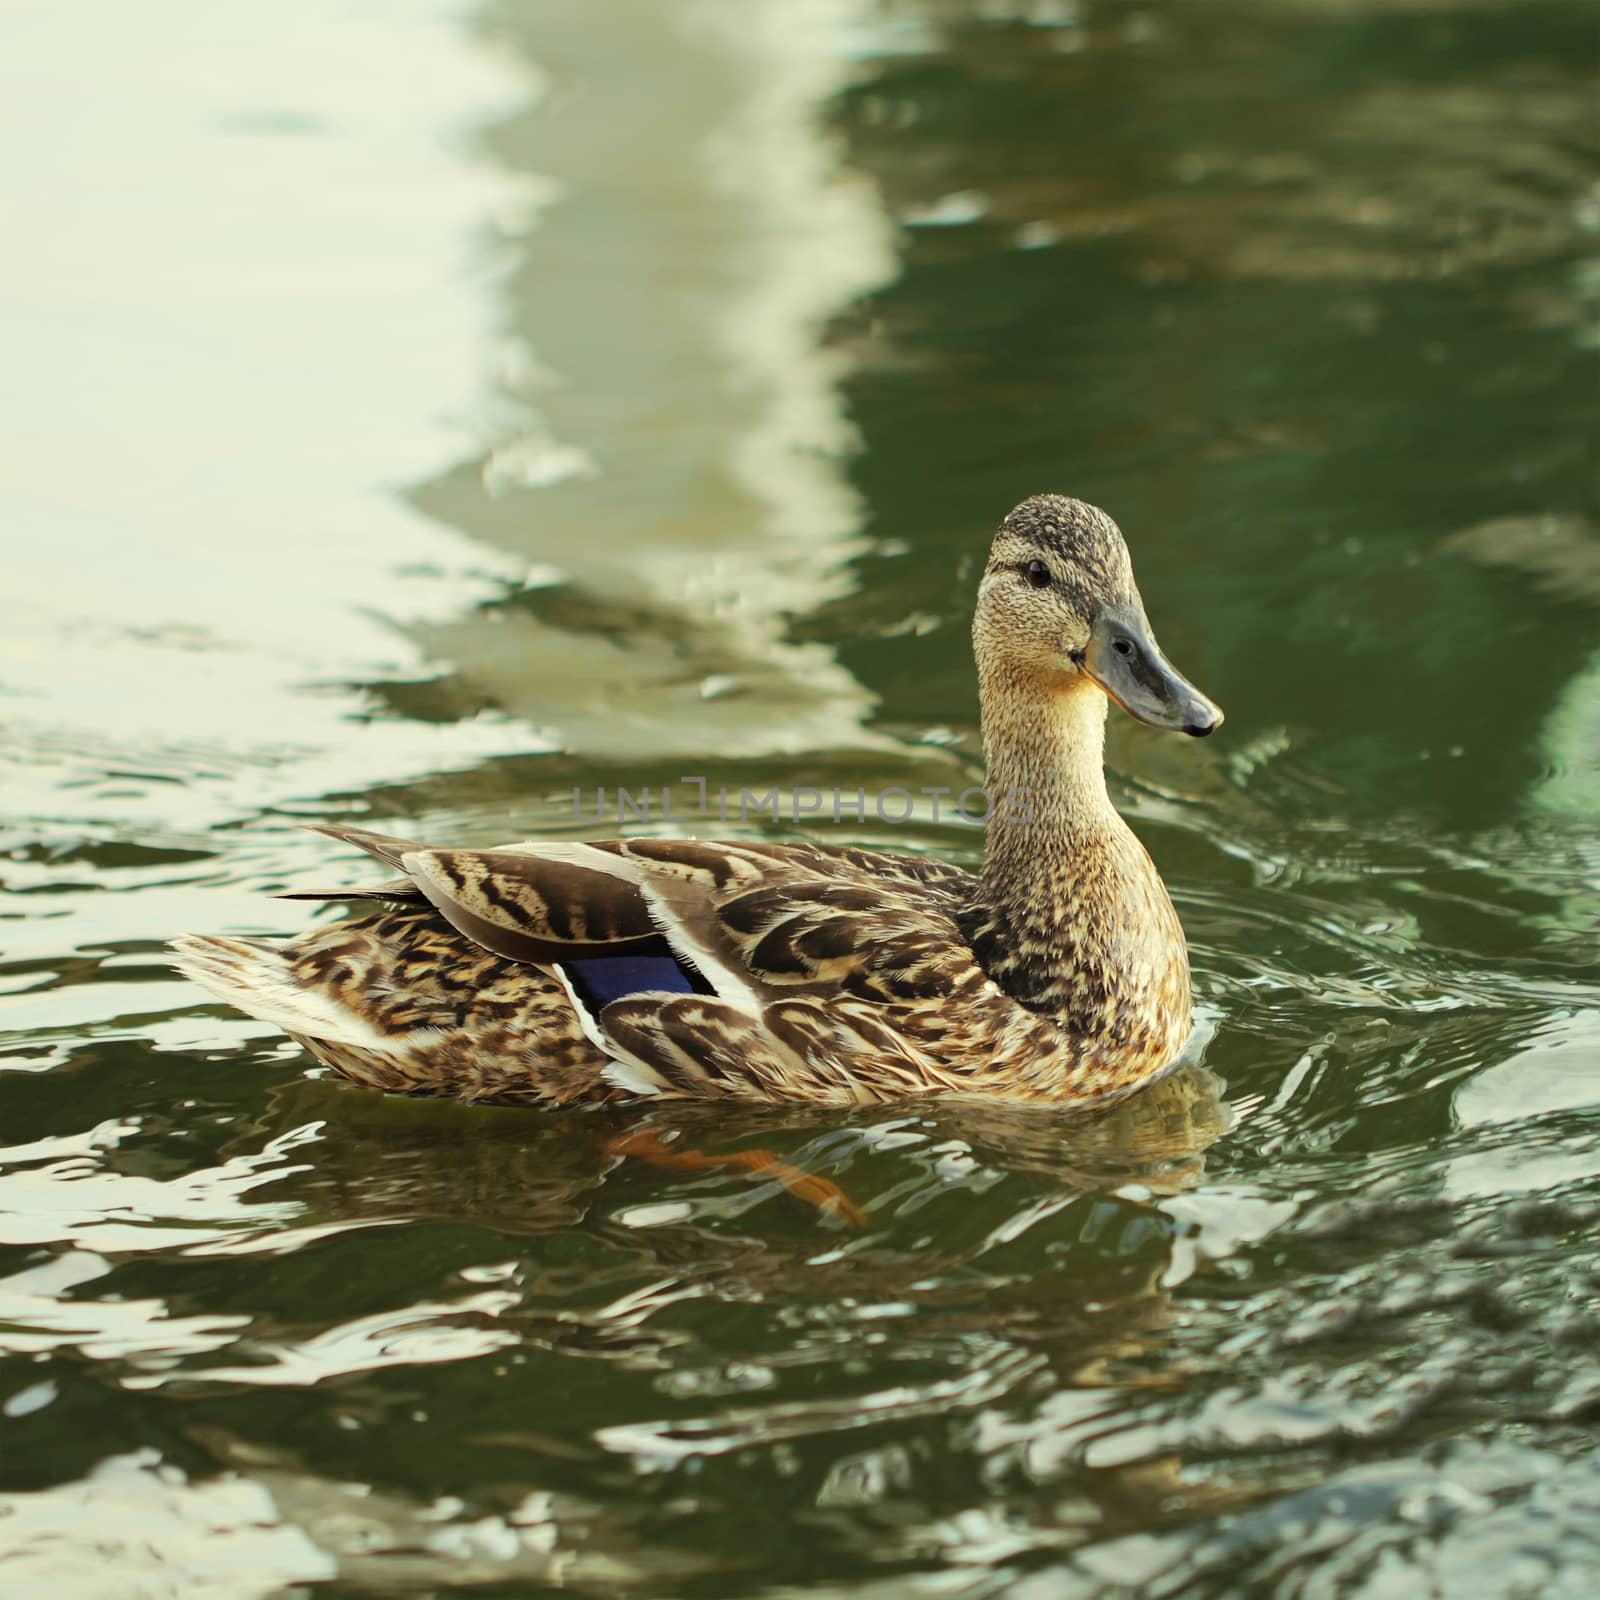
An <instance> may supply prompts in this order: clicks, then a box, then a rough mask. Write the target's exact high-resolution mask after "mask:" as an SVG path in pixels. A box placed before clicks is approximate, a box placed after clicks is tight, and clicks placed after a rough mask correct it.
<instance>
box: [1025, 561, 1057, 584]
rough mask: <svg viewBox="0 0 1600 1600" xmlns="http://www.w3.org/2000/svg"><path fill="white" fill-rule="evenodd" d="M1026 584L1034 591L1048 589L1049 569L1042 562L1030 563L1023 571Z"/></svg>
mask: <svg viewBox="0 0 1600 1600" xmlns="http://www.w3.org/2000/svg"><path fill="white" fill-rule="evenodd" d="M1022 570H1023V572H1024V573H1025V574H1026V575H1027V579H1028V582H1029V583H1031V584H1032V585H1033V586H1034V588H1035V589H1048V588H1049V587H1050V569H1049V567H1047V566H1046V565H1045V564H1044V562H1042V561H1030V562H1029V563H1028V564H1027V566H1025V567H1024V568H1023V569H1022Z"/></svg>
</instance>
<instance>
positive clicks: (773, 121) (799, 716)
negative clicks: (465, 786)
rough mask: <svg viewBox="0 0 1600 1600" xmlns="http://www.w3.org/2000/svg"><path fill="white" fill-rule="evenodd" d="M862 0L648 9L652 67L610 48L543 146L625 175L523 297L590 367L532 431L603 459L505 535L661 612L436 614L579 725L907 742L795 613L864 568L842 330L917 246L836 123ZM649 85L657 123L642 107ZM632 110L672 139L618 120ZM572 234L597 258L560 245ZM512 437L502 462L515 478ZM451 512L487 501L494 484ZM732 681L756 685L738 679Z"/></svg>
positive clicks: (509, 681)
mask: <svg viewBox="0 0 1600 1600" xmlns="http://www.w3.org/2000/svg"><path fill="white" fill-rule="evenodd" d="M866 9H867V7H866V6H865V5H864V3H863V0H750V3H748V4H741V5H738V6H730V5H727V4H723V3H720V0H673V3H672V4H670V5H667V4H664V5H661V6H660V7H659V8H654V7H652V8H650V9H640V10H636V11H632V12H631V13H630V19H631V20H630V27H631V29H632V30H633V32H632V38H633V42H634V46H635V48H636V49H638V50H647V51H648V52H649V54H650V57H651V60H652V70H651V73H650V75H649V78H648V79H647V80H646V81H643V82H641V81H639V80H638V79H637V78H635V77H634V76H633V75H631V74H630V73H629V72H627V71H625V70H622V69H621V68H619V67H618V65H617V63H616V62H615V60H614V59H613V58H612V57H611V56H609V55H607V56H604V57H596V58H594V59H592V60H590V61H589V63H588V73H589V78H588V80H587V85H586V86H587V89H588V94H587V95H586V96H585V98H584V100H583V101H582V102H575V103H573V104H571V105H567V106H565V107H564V108H563V110H562V118H561V122H560V132H561V135H562V138H561V139H560V140H557V139H555V138H554V137H552V138H551V141H550V149H549V155H548V157H547V159H548V161H549V162H550V163H551V164H552V165H554V166H557V167H560V168H561V169H562V170H561V171H559V172H558V174H557V179H558V181H560V182H562V183H563V184H565V185H567V186H568V187H569V189H570V191H571V193H572V194H573V195H574V196H576V197H583V196H586V195H587V196H591V197H592V196H594V195H603V196H605V197H606V198H607V203H608V204H609V205H610V206H611V207H613V208H614V209H615V210H616V211H617V212H618V213H619V215H620V216H621V217H622V218H624V219H625V220H624V221H619V222H615V223H607V224H605V225H604V226H603V227H602V226H599V225H597V223H596V222H595V219H594V217H593V215H592V214H590V213H585V212H584V211H583V210H582V209H581V208H578V207H576V206H573V207H557V208H556V209H555V210H554V211H553V212H551V213H550V214H549V216H548V219H547V220H546V221H544V222H543V223H541V226H540V228H539V229H538V231H537V234H535V235H530V237H529V242H528V244H527V246H526V250H527V256H528V262H529V268H528V272H529V278H530V280H531V281H532V282H533V283H534V284H535V285H536V288H535V289H534V291H533V292H532V296H531V298H530V300H529V301H528V303H527V304H522V303H515V304H514V305H513V307H512V311H513V316H514V317H516V318H517V319H518V320H519V321H520V322H521V323H522V324H524V327H523V331H524V333H525V337H526V339H527V340H528V341H529V343H530V344H531V345H532V346H535V347H537V348H538V350H539V358H538V359H539V360H542V359H543V358H544V357H545V356H546V355H547V354H548V355H549V357H550V359H551V360H553V361H559V363H560V365H561V366H562V367H563V369H564V377H565V378H566V380H568V381H567V383H566V384H565V386H546V387H545V389H544V391H543V392H542V393H541V394H540V396H539V401H538V412H537V414H536V413H535V411H534V409H533V407H532V406H531V405H530V406H529V407H528V408H527V410H526V412H525V416H524V432H525V438H524V440H523V441H520V444H526V445H527V447H528V449H529V450H531V451H532V453H533V457H534V458H535V459H536V460H537V461H541V462H542V461H544V460H545V459H546V457H547V456H548V453H549V451H550V450H551V449H552V448H555V447H556V446H557V445H559V448H560V449H561V450H562V451H564V452H568V453H570V452H572V451H579V452H581V461H582V466H583V470H584V471H585V472H587V471H588V466H589V463H590V462H592V463H593V464H594V470H595V474H596V475H595V476H594V477H593V478H592V479H591V480H590V481H586V482H582V483H577V484H572V483H568V482H565V481H553V482H550V483H548V484H547V486H546V487H544V488H542V489H540V490H538V492H537V493H534V494H527V495H524V496H523V497H522V499H521V501H520V503H519V505H518V506H517V508H516V510H517V515H516V517H515V518H514V519H511V518H507V517H504V516H501V517H499V518H497V519H492V520H491V521H490V522H489V523H487V524H486V525H485V528H484V536H485V537H487V538H489V539H492V540H494V541H495V542H498V543H501V544H515V545H516V546H518V547H519V548H521V549H522V550H523V553H524V554H526V555H527V556H528V557H529V558H531V559H532V560H533V561H534V562H535V564H536V565H538V564H541V563H553V564H555V565H557V566H558V567H559V568H560V569H561V570H562V571H563V572H565V573H566V574H567V575H568V576H569V577H570V578H571V579H572V580H573V581H574V583H575V584H576V585H577V586H578V587H579V589H581V590H582V591H583V592H584V593H586V594H588V595H592V596H596V597H603V598H604V600H605V602H606V603H607V604H608V605H618V606H622V607H626V608H628V609H630V610H635V609H636V610H637V612H639V613H642V616H643V618H644V619H645V620H644V622H643V625H642V626H636V627H633V628H631V629H630V630H628V632H627V633H626V634H625V635H615V636H614V635H613V634H612V633H610V632H607V631H603V630H600V629H597V628H594V627H585V626H583V625H581V624H580V625H579V626H576V627H574V626H571V625H570V624H569V625H561V624H552V623H550V622H546V621H544V620H540V619H534V618H530V617H528V616H526V615H523V614H521V613H515V612H513V613H507V614H505V615H503V616H499V617H497V619H496V620H497V621H499V622H500V623H501V624H502V625H501V626H499V627H496V628H492V629H486V628H485V627H484V626H483V624H482V619H481V618H479V617H476V616H475V617H472V618H469V619H466V620H464V621H462V622H461V623H459V624H452V625H446V626H443V627H439V628H433V629H424V630H422V632H421V635H420V636H421V637H422V638H423V639H424V641H425V643H426V645H427V648H428V650H429V653H430V654H432V655H433V656H435V657H437V658H440V659H449V660H454V661H458V662H460V663H461V664H462V667H463V669H464V670H465V672H466V673H467V674H468V675H469V676H470V677H472V678H473V679H474V680H477V681H480V682H483V683H485V684H487V685H489V686H490V687H491V688H492V690H493V693H494V697H495V699H496V701H497V702H498V703H499V704H500V705H502V706H503V707H505V708H506V709H507V710H508V711H511V712H513V713H514V714H515V715H517V716H518V717H520V718H521V719H523V720H524V721H526V722H527V723H529V724H531V725H535V726H552V725H553V726H554V727H555V728H556V729H558V730H559V733H560V735H561V736H562V738H563V739H564V741H565V742H566V743H567V745H568V746H569V747H571V748H575V749H581V750H584V751H586V752H589V753H613V754H626V755H628V756H632V757H636V758H637V757H647V756H650V755H656V754H662V753H666V752H668V751H679V752H685V753H687V752H704V751H706V750H728V749H730V748H731V749H736V750H738V751H739V752H740V753H743V754H757V753H762V752H778V751H805V750H813V749H819V748H822V749H825V748H842V747H860V746H863V745H867V746H876V747H887V746H888V745H889V741H886V740H884V739H882V738H881V737H878V736H874V735H872V734H870V733H869V732H867V730H866V729H865V727H864V726H863V725H864V723H865V721H866V719H867V718H868V716H869V715H870V714H871V711H872V708H873V699H872V696H871V695H870V694H869V693H868V691H867V690H866V689H865V688H864V687H863V686H862V685H861V684H860V683H859V682H858V681H857V680H856V679H855V677H854V676H853V675H852V674H851V673H850V672H849V671H847V670H846V669H845V668H844V667H843V666H841V665H840V663H839V662H838V661H837V660H836V659H835V657H834V653H833V651H832V649H831V648H830V647H828V646H826V645H824V644H821V643H797V642H795V641H793V640H791V639H790V638H789V637H788V630H789V619H790V618H792V617H793V616H794V615H796V614H797V613H805V612H808V611H813V610H815V609H816V608H817V607H818V606H820V605H822V604H824V603H826V602H827V601H829V600H831V599H834V598H837V597H838V596H840V595H842V594H844V593H846V592H847V591H848V589H849V587H850V585H851V581H852V580H851V576H850V573H849V569H848V563H849V561H850V559H851V557H852V556H853V555H854V554H855V553H856V551H857V549H858V546H857V545H856V543H855V542H854V541H855V536H856V533H857V531H858V529H859V526H860V520H861V507H860V503H859V499H858V496H857V495H856V493H855V491H854V490H853V489H852V488H851V487H850V485H849V483H848V481H847V479H846V476H845V473H844V470H843V466H842V462H843V460H844V458H845V457H846V456H847V455H848V453H849V451H850V450H851V449H852V448H853V447H854V443H855V436H854V430H853V429H852V427H851V426H850V424H849V422H848V421H847V419H846V417H845V415H844V407H843V401H842V398H841V394H840V384H841V381H842V378H843V377H844V375H845V372H846V370H847V363H846V360H845V358H844V357H843V356H842V355H841V354H840V353H839V352H836V351H830V350H828V349H827V348H825V346H824V342H823V332H822V330H823V328H824V326H825V324H826V323H827V322H828V320H829V319H830V318H832V317H834V316H836V315H838V314H839V313H840V312H841V311H842V310H843V309H844V308H845V307H847V306H848V305H849V304H850V303H851V302H852V301H854V300H857V299H859V298H860V297H861V296H863V295H865V294H867V293H869V292H870V291H871V290H873V289H874V288H876V287H878V286H880V285H881V284H883V283H884V282H886V281H888V279H889V278H890V277H891V276H892V275H893V272H894V268H895V257H894V251H893V243H892V241H893V233H892V229H891V226H890V224H889V222H888V220H887V218H886V216H885V215H884V212H883V209H882V207H881V205H880V203H879V200H878V197H877V195H876V193H875V191H874V189H873V188H872V186H871V185H870V183H868V182H867V180H866V179H865V178H863V177H862V176H860V175H858V174H853V173H851V172H850V171H849V170H848V169H846V168H844V167H843V166H842V165H841V162H840V160H839V153H838V150H837V148H836V147H835V144H834V142H833V141H832V139H831V138H830V137H829V135H828V134H827V133H826V131H825V130H824V128H823V127H822V126H821V119H822V116H823V109H824V107H825V106H826V104H827V101H828V100H829V98H830V97H831V96H832V95H834V94H836V93H837V92H838V91H839V90H840V89H841V88H842V87H843V86H844V84H845V83H846V82H847V81H848V75H849V72H850V71H851V67H850V64H849V62H848V60H847V59H846V49H845V45H846V41H847V40H848V38H849V37H850V34H851V32H852V29H853V28H855V27H857V26H858V25H859V24H860V21H861V18H862V16H863V13H864V12H865V11H866ZM564 45H565V47H566V48H568V49H569V50H570V49H572V48H574V47H575V41H574V40H571V39H568V40H565V41H564ZM537 46H538V37H537V33H536V31H535V35H534V38H533V39H532V40H531V41H530V42H529V45H528V48H530V49H533V48H537ZM574 70H581V69H574ZM662 85H668V86H671V88H670V92H669V91H668V90H667V89H663V88H662V87H661V86H662ZM641 96H643V97H645V98H646V99H648V100H649V101H650V103H651V104H652V105H653V106H654V107H655V108H656V110H657V111H658V113H659V115H658V116H657V117H656V118H655V120H654V122H653V123H641V122H640V119H639V110H638V102H639V100H640V98H641ZM635 126H640V127H648V128H649V133H648V136H641V137H638V138H628V137H623V136H621V135H620V134H619V131H618V130H619V128H633V127H635ZM623 246H625V248H624V247H623ZM573 257H577V258H580V259H583V260H585V261H587V262H589V263H591V265H592V270H591V271H589V272H586V273H583V274H573V273H570V272H566V273H563V272H561V271H559V270H558V264H559V263H561V262H563V261H565V260H567V259H569V258H573ZM529 359H530V360H533V359H535V358H533V357H530V358H529ZM526 387H527V386H526V385H523V388H524V390H525V389H526ZM519 447H520V445H519ZM505 449H506V447H505V446H502V447H501V449H500V450H498V451H496V452H492V453H491V455H490V458H489V461H488V464H487V470H488V471H489V472H490V476H491V480H492V482H493V483H495V484H498V483H499V481H500V476H501V474H499V472H498V467H497V462H498V461H499V459H500V457H501V456H502V455H504V453H505ZM572 459H573V460H574V461H577V460H578V459H579V458H578V457H577V456H574V457H573V458H572ZM570 475H571V474H564V475H561V476H563V477H565V476H570ZM453 514H458V515H459V516H460V517H461V518H462V519H463V521H464V522H466V523H468V524H469V525H470V524H472V523H473V522H474V520H475V515H476V514H475V511H474V508H473V507H472V505H471V504H470V503H462V504H458V505H455V506H454V507H453ZM685 624H687V627H685ZM730 688H739V689H743V690H745V691H746V695H745V696H744V698H743V699H741V698H740V697H739V696H738V695H732V696H729V697H727V698H724V695H725V693H726V691H727V690H728V689H730ZM757 705H759V706H760V707H761V708H762V709H761V710H760V711H759V712H755V711H753V710H752V707H754V706H757Z"/></svg>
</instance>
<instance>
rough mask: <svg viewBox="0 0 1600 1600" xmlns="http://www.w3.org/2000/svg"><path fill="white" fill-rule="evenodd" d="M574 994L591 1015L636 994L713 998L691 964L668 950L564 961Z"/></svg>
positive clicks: (709, 987)
mask: <svg viewBox="0 0 1600 1600" xmlns="http://www.w3.org/2000/svg"><path fill="white" fill-rule="evenodd" d="M561 970H562V971H563V972H565V973H566V975H567V977H568V979H569V980H570V982H571V984H572V987H573V990H574V992H575V993H576V994H577V996H578V999H579V1000H580V1001H581V1002H582V1003H583V1006H584V1009H585V1010H587V1011H589V1012H590V1013H598V1012H599V1011H600V1009H601V1008H602V1007H604V1006H608V1005H610V1004H611V1002H612V1001H613V1000H625V999H627V997H628V996H629V995H632V994H661V993H662V992H665V993H667V994H710V993H711V992H712V990H711V986H710V985H709V984H708V983H707V982H706V981H705V979H704V978H702V977H701V975H700V974H699V973H698V972H697V971H695V969H694V968H693V967H691V966H689V965H688V963H687V962H684V961H680V960H679V959H678V958H677V957H676V956H675V955H673V953H672V951H671V950H670V949H668V947H667V944H666V941H665V940H663V941H662V942H661V947H660V949H659V950H641V951H633V952H630V953H629V954H627V955H615V956H591V957H587V958H585V959H584V960H582V961H563V962H562V963H561Z"/></svg>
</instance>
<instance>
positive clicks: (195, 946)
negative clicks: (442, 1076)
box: [167, 933, 397, 1049]
mask: <svg viewBox="0 0 1600 1600" xmlns="http://www.w3.org/2000/svg"><path fill="white" fill-rule="evenodd" d="M167 948H168V949H169V950H171V951H172V955H173V962H172V964H173V966H175V967H176V968H177V969H178V971H179V972H181V973H182V974H183V975H184V977H186V978H190V979H192V980H193V981H194V982H195V983H197V984H199V985H200V987H201V988H202V989H206V990H209V991H210V992H211V993H212V994H214V995H215V996H216V997H217V998H218V999H219V1000H226V1001H227V1002H228V1004H229V1005H230V1006H236V1007H237V1008H238V1009H239V1010H240V1011H244V1012H247V1013H248V1014H249V1015H250V1016H252V1017H259V1018H260V1019H261V1020H262V1021H263V1022H270V1023H272V1024H273V1025H274V1026H275V1027H279V1028H282V1029H283V1031H284V1032H285V1033H289V1034H294V1035H295V1036H297V1037H299V1038H311V1039H326V1040H330V1041H335V1042H338V1043H342V1044H350V1045H359V1046H362V1047H364V1048H368V1049H370V1048H373V1047H375V1046H378V1047H381V1046H388V1047H389V1048H391V1049H392V1048H393V1047H394V1045H395V1044H396V1042H397V1041H395V1040H394V1039H392V1038H389V1039H386V1038H384V1036H383V1035H381V1034H380V1033H379V1032H378V1031H377V1030H376V1029H375V1028H373V1027H372V1025H371V1024H370V1023H368V1022H365V1021H363V1019H362V1018H361V1017H359V1016H357V1015H356V1013H355V1012H353V1011H352V1010H350V1008H349V1007H348V1006H345V1005H343V1004H341V1003H340V1002H339V1000H338V999H336V998H335V997H334V996H333V995H330V994H327V993H324V992H322V991H320V990H317V989H313V988H307V987H306V986H305V985H304V984H302V983H300V982H299V981H298V979H297V978H296V977H295V972H294V967H293V964H292V961H291V959H290V955H289V952H288V950H287V949H286V947H285V946H283V945H281V944H276V943H274V942H273V941H272V940H270V939H233V938H228V937H225V936H224V935H221V934H198V933H186V934H182V935H181V936H180V937H178V938H176V939H173V940H172V941H171V942H170V943H169V944H168V946H167Z"/></svg>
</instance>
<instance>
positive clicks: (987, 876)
mask: <svg viewBox="0 0 1600 1600" xmlns="http://www.w3.org/2000/svg"><path fill="white" fill-rule="evenodd" d="M979 689H980V694H981V696H982V704H983V749H984V760H985V763H986V765H987V768H988V777H987V780H986V783H987V787H988V791H989V794H990V796H991V798H992V802H993V806H992V811H991V815H990V819H989V827H988V839H987V844H986V847H985V850H984V859H983V885H984V890H985V893H986V896H987V898H988V899H989V900H990V901H991V902H992V903H994V904H995V905H998V906H1008V907H1014V908H1015V909H1017V910H1018V911H1020V910H1021V909H1022V908H1023V907H1033V908H1038V907H1040V906H1041V902H1042V897H1041V894H1040V892H1039V891H1040V890H1041V889H1044V888H1046V887H1049V888H1051V889H1054V888H1056V887H1057V886H1058V878H1057V872H1056V870H1055V869H1056V868H1058V867H1059V866H1060V864H1061V863H1063V862H1066V863H1071V862H1073V861H1076V860H1078V859H1079V858H1080V857H1081V855H1082V853H1083V851H1084V850H1086V849H1088V850H1091V851H1092V850H1094V849H1095V848H1096V847H1097V845H1098V844H1100V843H1101V842H1102V841H1103V840H1104V839H1105V838H1106V836H1107V834H1108V833H1110V834H1115V835H1120V834H1121V833H1122V832H1123V831H1124V824H1123V822H1122V819H1121V817H1119V816H1118V815H1117V812H1116V808H1115V807H1114V806H1113V805H1112V804H1111V799H1110V796H1109V795H1108V794H1107V793H1106V774H1105V739H1106V697H1105V696H1104V695H1103V694H1102V693H1101V692H1100V690H1099V689H1098V688H1096V687H1095V685H1094V684H1092V683H1090V682H1088V681H1087V680H1085V679H1079V680H1077V681H1076V682H1073V683H1071V684H1070V685H1069V686H1067V687H1061V688H1058V687H1056V686H1054V685H1049V686H1043V685H1040V684H1039V683H1037V682H1030V681H1025V680H1023V681H1019V680H1018V679H1017V677H1016V676H1015V675H1014V669H1013V670H1012V671H1008V670H1007V669H1006V668H1004V667H983V668H980V675H979ZM1041 875H1042V876H1041Z"/></svg>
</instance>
